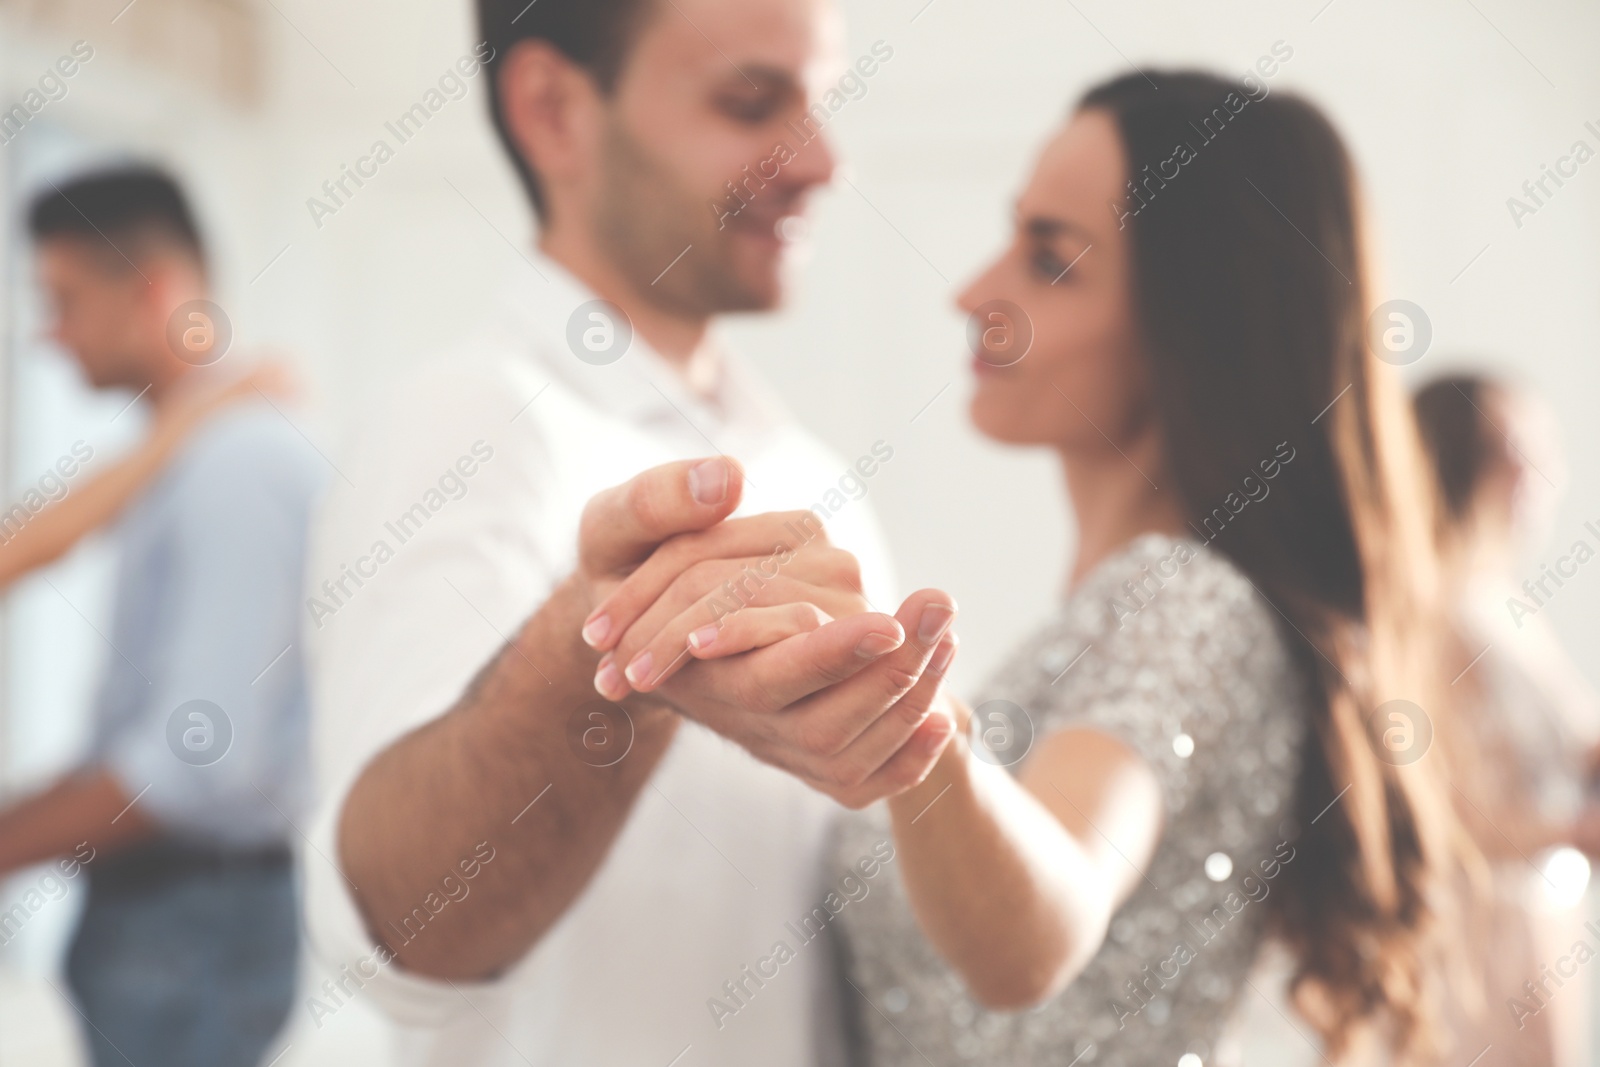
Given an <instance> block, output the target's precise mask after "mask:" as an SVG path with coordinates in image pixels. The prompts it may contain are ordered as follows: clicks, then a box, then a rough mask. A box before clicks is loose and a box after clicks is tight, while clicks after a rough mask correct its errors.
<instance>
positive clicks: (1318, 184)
mask: <svg viewBox="0 0 1600 1067" xmlns="http://www.w3.org/2000/svg"><path fill="white" fill-rule="evenodd" d="M1080 107H1081V108H1084V109H1098V110H1101V111H1103V112H1106V113H1108V114H1109V115H1110V116H1111V117H1112V118H1113V119H1114V121H1115V122H1116V124H1117V127H1118V129H1119V131H1120V134H1121V139H1122V143H1123V148H1124V152H1125V161H1126V164H1127V170H1128V177H1129V186H1128V189H1127V196H1126V197H1125V198H1123V199H1121V200H1119V201H1118V202H1116V203H1114V204H1110V205H1108V206H1107V209H1108V210H1109V211H1110V212H1112V214H1113V215H1114V216H1115V217H1116V218H1117V219H1118V220H1119V221H1120V223H1121V224H1122V225H1124V226H1125V227H1126V228H1127V231H1128V233H1129V237H1130V244H1131V248H1132V253H1133V254H1132V262H1133V286H1134V292H1135V307H1136V314H1137V319H1138V326H1139V329H1140V331H1141V334H1142V341H1143V348H1144V351H1145V353H1146V356H1147V358H1148V360H1149V363H1150V368H1151V373H1152V377H1153V380H1154V382H1155V390H1156V397H1155V404H1156V411H1157V417H1158V418H1159V419H1160V422H1161V425H1162V429H1163V432H1164V435H1165V446H1166V453H1167V455H1166V461H1167V470H1168V472H1169V475H1168V476H1169V477H1170V478H1171V479H1172V482H1173V484H1174V485H1175V487H1176V488H1177V490H1178V492H1179V494H1180V496H1181V498H1182V501H1183V503H1184V505H1185V507H1186V509H1187V511H1188V513H1189V516H1190V518H1191V521H1192V525H1193V528H1194V530H1195V534H1196V536H1197V537H1199V538H1201V539H1203V540H1206V541H1209V542H1210V543H1211V545H1212V547H1213V548H1214V549H1215V550H1217V551H1220V552H1222V553H1224V554H1226V555H1227V557H1228V558H1229V559H1230V560H1232V561H1233V562H1234V563H1235V564H1236V565H1237V566H1238V567H1239V568H1240V569H1241V570H1242V571H1243V572H1244V573H1245V574H1246V575H1248V576H1249V578H1250V580H1251V581H1252V582H1253V583H1254V584H1255V586H1256V588H1257V590H1258V591H1259V592H1260V594H1261V596H1262V597H1263V598H1265V599H1266V600H1267V601H1268V602H1269V603H1270V604H1271V605H1272V607H1273V608H1274V609H1276V611H1277V613H1278V614H1279V615H1280V616H1281V617H1282V620H1283V630H1284V633H1285V635H1286V637H1287V638H1288V639H1289V642H1290V645H1291V647H1292V648H1294V649H1295V650H1296V655H1297V656H1298V659H1299V661H1300V664H1301V666H1302V668H1303V671H1304V674H1305V676H1306V678H1307V680H1308V683H1309V688H1310V690H1311V693H1312V694H1313V699H1312V700H1311V702H1310V709H1309V714H1310V716H1311V721H1310V722H1309V723H1308V731H1307V735H1308V740H1307V745H1306V748H1305V752H1304V756H1303V764H1302V770H1301V774H1300V778H1299V785H1298V796H1297V799H1296V813H1295V823H1296V825H1297V829H1298V834H1299V837H1298V840H1297V842H1296V855H1295V859H1294V861H1293V862H1292V863H1289V864H1288V865H1286V866H1285V868H1284V878H1285V879H1286V883H1285V884H1284V885H1283V886H1282V888H1281V889H1280V891H1279V892H1277V893H1275V894H1274V895H1273V899H1274V900H1275V901H1276V904H1277V906H1276V909H1275V911H1274V913H1273V915H1274V924H1273V925H1274V931H1275V933H1276V935H1277V936H1278V937H1279V938H1280V939H1281V940H1282V941H1283V942H1284V943H1285V944H1286V945H1287V946H1288V948H1289V950H1290V952H1291V953H1292V955H1293V958H1294V960H1295V973H1294V978H1293V983H1292V986H1291V989H1292V995H1293V998H1294V1002H1295V1004H1296V1006H1297V1007H1298V1008H1299V1009H1300V1011H1301V1012H1302V1014H1304V1015H1305V1016H1306V1017H1307V1019H1308V1020H1309V1021H1311V1022H1312V1023H1313V1025H1315V1026H1316V1028H1317V1029H1318V1031H1319V1032H1320V1033H1321V1035H1322V1037H1323V1039H1324V1042H1325V1044H1326V1046H1327V1049H1328V1052H1329V1055H1331V1056H1334V1057H1338V1056H1339V1055H1341V1054H1343V1053H1344V1052H1345V1051H1346V1050H1347V1049H1348V1048H1349V1047H1350V1042H1351V1039H1352V1038H1353V1037H1354V1036H1356V1035H1358V1034H1361V1033H1364V1032H1365V1033H1372V1034H1374V1035H1376V1036H1377V1037H1378V1039H1380V1040H1382V1041H1384V1042H1385V1043H1388V1044H1390V1045H1392V1046H1393V1047H1394V1048H1395V1049H1396V1050H1397V1051H1399V1052H1400V1053H1401V1054H1402V1056H1405V1055H1409V1054H1410V1053H1413V1052H1414V1053H1418V1054H1421V1053H1423V1052H1425V1051H1427V1050H1428V1048H1429V1046H1430V1045H1431V1044H1432V1043H1433V1041H1432V1039H1433V1037H1434V1036H1435V1035H1434V1034H1433V1032H1432V1026H1431V1019H1432V1017H1433V1013H1434V1010H1435V1008H1434V1004H1433V1000H1434V994H1433V991H1432V990H1433V988H1434V984H1435V983H1434V982H1433V979H1434V978H1435V977H1436V976H1437V972H1438V969H1439V968H1438V953H1439V951H1441V949H1442V942H1443V941H1444V937H1443V936H1442V935H1443V934H1444V931H1445V929H1446V928H1445V926H1444V925H1443V924H1442V923H1441V922H1440V921H1439V919H1440V915H1441V908H1442V903H1441V902H1442V901H1443V899H1444V898H1443V893H1444V891H1445V889H1446V888H1447V887H1448V886H1449V884H1450V882H1451V879H1450V877H1449V876H1448V874H1447V873H1446V872H1447V870H1448V868H1449V865H1450V862H1451V857H1452V855H1453V853H1454V850H1455V848H1456V845H1457V842H1458V840H1459V839H1458V835H1457V831H1456V829H1455V823H1454V821H1453V818H1452V815H1451V809H1450V804H1449V798H1448V796H1447V795H1446V790H1447V789H1448V786H1446V785H1444V784H1443V781H1444V779H1443V775H1442V768H1440V766H1439V759H1438V753H1429V755H1428V756H1426V757H1424V758H1422V759H1420V760H1418V761H1416V762H1413V763H1410V764H1407V765H1397V760H1396V759H1395V758H1394V757H1392V756H1391V757H1390V758H1380V755H1379V753H1386V754H1387V750H1385V749H1384V748H1382V747H1381V742H1380V741H1379V739H1378V738H1376V737H1375V736H1374V730H1373V728H1372V727H1370V726H1369V719H1370V718H1371V716H1372V715H1373V713H1374V711H1375V709H1377V708H1378V706H1379V705H1381V704H1383V703H1385V702H1386V701H1389V700H1393V699H1404V700H1407V701H1411V702H1412V703H1414V704H1415V705H1417V706H1418V707H1420V708H1422V709H1423V710H1424V712H1426V713H1428V714H1433V715H1437V713H1438V711H1439V710H1440V709H1441V708H1442V704H1441V700H1442V698H1441V696H1440V692H1441V690H1442V688H1443V687H1441V686H1440V685H1438V683H1437V677H1438V668H1437V666H1436V664H1437V662H1438V660H1437V657H1436V653H1435V651H1434V649H1433V647H1432V644H1433V639H1434V634H1435V632H1436V631H1435V628H1434V625H1433V621H1434V608H1433V606H1432V605H1433V603H1434V591H1433V588H1432V585H1433V581H1434V579H1433V573H1434V561H1435V556H1434V547H1433V540H1432V525H1431V524H1432V521H1433V520H1432V503H1431V495H1430V493H1431V483H1430V481H1429V479H1428V478H1427V477H1426V475H1425V473H1424V471H1425V467H1424V465H1423V461H1422V458H1421V454H1420V449H1419V446H1418V441H1417V435H1416V427H1415V424H1414V422H1413V421H1412V418H1411V412H1410V406H1409V404H1408V403H1407V401H1406V398H1405V393H1404V390H1403V388H1402V386H1401V383H1400V382H1399V381H1398V379H1397V371H1396V370H1395V368H1393V367H1390V366H1388V365H1386V364H1385V363H1382V362H1380V361H1379V360H1378V359H1377V358H1376V357H1375V356H1374V355H1373V353H1372V352H1371V351H1370V350H1369V348H1368V345H1367V340H1366V337H1367V329H1366V320H1367V317H1368V314H1369V312H1370V310H1371V308H1372V303H1371V296H1370V294H1369V293H1368V292H1367V291H1366V283H1367V278H1366V270H1365V265H1364V262H1363V251H1362V247H1361V227H1360V212H1359V203H1358V197H1357V190H1356V182H1355V177H1354V171H1353V167H1352V165H1351V161H1350V158H1349V156H1348V154H1347V152H1346V151H1345V148H1344V145H1343V143H1342V142H1341V140H1340V138H1339V135H1338V133H1337V132H1336V131H1335V130H1334V128H1333V126H1332V125H1331V124H1330V123H1329V122H1328V120H1327V119H1326V118H1325V117H1324V116H1323V115H1322V113H1321V112H1320V111H1318V110H1317V109H1316V108H1315V107H1313V106H1312V105H1311V104H1309V103H1307V102H1306V101H1305V100H1303V99H1300V98H1297V97H1295V96H1293V95H1290V94H1288V93H1284V92H1270V93H1269V92H1267V90H1266V86H1265V85H1264V84H1263V83H1259V82H1257V83H1254V84H1253V85H1252V86H1251V87H1250V88H1249V89H1247V87H1246V86H1245V85H1243V84H1239V83H1236V82H1230V81H1227V80H1224V79H1221V78H1217V77H1213V76H1210V75H1205V74H1196V73H1159V72H1145V73H1141V74H1133V75H1129V76H1126V77H1122V78H1118V79H1116V80H1114V81H1110V82H1107V83H1105V84H1103V85H1100V86H1098V87H1097V88H1095V89H1093V90H1091V91H1090V92H1089V93H1088V94H1087V95H1086V96H1085V97H1084V98H1083V100H1082V102H1081V104H1080ZM1285 442H1286V443H1287V444H1288V446H1289V447H1290V448H1292V449H1293V450H1294V452H1293V456H1294V458H1293V460H1292V461H1291V462H1289V463H1287V464H1284V465H1283V466H1282V468H1281V470H1280V472H1279V473H1278V476H1277V477H1276V478H1275V479H1274V480H1273V481H1272V482H1271V488H1270V494H1269V495H1268V496H1266V497H1265V498H1264V499H1261V500H1259V501H1257V502H1251V503H1249V504H1248V505H1246V506H1239V505H1238V501H1239V500H1240V499H1241V498H1242V497H1243V496H1244V490H1243V489H1242V488H1241V486H1242V483H1243V480H1244V479H1245V478H1246V477H1247V476H1255V478H1256V479H1257V480H1258V481H1259V479H1260V474H1261V471H1260V468H1259V464H1260V463H1261V462H1262V461H1263V460H1268V459H1271V458H1272V457H1273V456H1274V453H1275V450H1276V449H1277V448H1278V447H1279V446H1280V444H1281V443H1285ZM1236 508H1237V513H1235V510H1236ZM1436 721H1437V720H1436Z"/></svg>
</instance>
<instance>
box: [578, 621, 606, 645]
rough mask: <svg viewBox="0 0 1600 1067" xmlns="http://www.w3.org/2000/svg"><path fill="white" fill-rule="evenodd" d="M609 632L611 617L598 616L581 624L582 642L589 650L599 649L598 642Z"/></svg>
mask: <svg viewBox="0 0 1600 1067" xmlns="http://www.w3.org/2000/svg"><path fill="white" fill-rule="evenodd" d="M610 632H611V616H609V615H599V616H596V617H595V618H593V619H590V620H589V621H588V622H586V623H584V624H583V640H584V643H585V644H587V645H588V646H589V647H590V648H599V647H600V642H601V641H604V640H605V639H606V634H608V633H610Z"/></svg>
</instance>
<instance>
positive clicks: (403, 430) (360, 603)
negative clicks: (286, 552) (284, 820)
mask: <svg viewBox="0 0 1600 1067" xmlns="http://www.w3.org/2000/svg"><path fill="white" fill-rule="evenodd" d="M544 384H545V383H544V382H543V381H542V380H541V379H540V377H539V375H538V374H537V373H536V372H535V371H534V370H533V369H532V368H530V367H528V366H527V365H526V364H523V363H521V362H520V361H518V360H516V359H515V358H512V357H508V358H504V359H499V360H480V359H473V360H471V361H470V362H469V363H468V364H467V365H464V366H463V365H449V366H445V367H440V368H434V369H431V370H429V371H427V372H425V373H423V374H421V375H418V376H417V377H415V378H414V379H412V380H411V381H409V382H408V383H407V384H406V385H404V386H403V387H402V388H401V389H400V390H399V391H398V393H397V395H396V396H395V397H394V399H393V401H392V403H390V404H389V405H388V406H387V407H386V409H385V410H384V412H383V413H382V414H381V415H380V416H379V419H378V420H377V422H376V424H375V425H374V426H372V427H371V428H370V429H369V432H368V433H366V434H364V435H363V437H362V438H361V440H360V444H359V445H358V449H357V455H356V457H355V459H354V461H353V462H351V463H349V464H348V465H347V466H346V467H345V468H344V470H342V471H341V472H340V475H339V476H338V477H337V478H336V479H335V486H334V488H333V489H332V490H331V491H330V493H329V496H328V499H327V502H326V504H325V506H324V510H323V514H322V515H321V517H320V519H319V521H318V524H317V527H316V529H315V531H314V534H313V541H312V552H311V558H310V562H309V564H308V570H307V588H306V596H307V600H306V610H307V612H308V614H309V618H308V619H307V622H306V630H307V633H308V643H309V672H310V679H311V692H312V744H313V762H314V765H315V771H316V781H317V787H318V788H317V800H318V803H317V810H316V816H315V819H314V822H313V824H312V827H311V828H310V834H309V841H308V844H309V846H310V847H309V849H308V850H307V853H306V856H305V863H304V871H305V875H304V877H305V883H306V885H305V907H306V922H307V926H308V928H309V931H310V935H311V940H312V944H313V945H314V947H315V948H316V950H317V953H318V955H319V956H321V957H323V959H324V962H326V963H328V964H330V965H331V967H332V969H333V970H334V971H338V970H339V969H340V968H341V967H346V966H347V967H349V968H350V971H351V973H353V974H355V975H357V977H358V978H359V979H360V980H361V981H362V982H363V983H364V986H363V999H368V998H369V997H370V999H371V1001H372V1002H373V1003H375V1004H377V1005H378V1006H379V1007H381V1008H383V1009H384V1010H385V1011H387V1012H389V1013H390V1014H391V1015H393V1016H394V1017H395V1018H396V1019H397V1020H400V1021H404V1022H407V1023H410V1024H413V1025H421V1026H430V1025H439V1024H442V1023H444V1022H446V1021H448V1020H449V1019H451V1018H453V1017H454V1016H456V1015H457V1014H458V1013H461V1012H463V1011H471V1010H472V1009H471V1007H470V1005H468V1004H467V1003H466V1001H465V998H464V995H463V991H462V990H460V989H458V987H462V985H463V984H462V983H455V984H451V983H448V982H435V981H431V980H428V979H425V978H421V977H418V976H416V975H411V974H406V973H403V972H402V971H401V969H400V968H399V967H398V966H397V965H395V964H393V963H390V964H388V965H387V966H382V967H377V966H376V965H375V963H374V962H373V961H374V960H376V959H378V958H379V957H377V956H375V955H374V953H375V949H376V943H375V942H374V940H373V938H372V937H371V935H370V934H368V932H367V930H366V928H365V925H364V923H363V921H362V919H361V916H360V914H359V912H358V910H357V908H356V904H355V901H354V899H353V898H352V897H351V895H350V886H349V884H348V882H347V879H346V878H345V876H344V874H343V872H342V871H340V870H339V868H338V856H339V849H338V839H337V827H338V823H339V816H340V812H341V811H342V809H343V806H344V800H345V797H346V795H347V793H348V791H349V788H350V786H351V784H352V783H353V782H354V781H355V779H356V778H357V777H358V776H359V774H360V773H361V771H362V770H363V768H364V767H365V766H366V765H367V763H368V762H369V761H370V760H371V759H372V758H373V757H374V756H375V755H376V754H377V753H379V752H380V751H382V750H383V749H384V748H386V747H387V746H389V745H390V744H391V743H393V742H394V741H395V740H397V739H398V738H399V737H401V736H402V735H404V734H406V733H408V732H410V731H411V730H413V729H415V728H416V727H418V726H420V725H422V724H423V723H426V722H428V721H430V720H432V719H434V718H436V717H438V716H439V715H441V714H443V713H444V712H445V711H447V710H448V709H449V708H450V707H451V705H452V704H453V703H454V702H455V701H456V699H458V697H459V696H460V694H461V692H462V691H463V690H464V689H465V687H466V686H467V684H468V683H469V682H470V681H471V679H472V678H473V676H474V675H475V674H476V673H477V672H478V671H479V670H480V669H481V668H482V667H483V666H484V664H486V663H487V662H488V661H489V660H490V659H491V658H492V657H493V656H494V655H495V654H496V652H497V651H498V649H499V648H500V646H501V645H502V644H503V643H504V641H505V640H506V639H507V638H509V637H510V636H511V635H512V634H514V633H515V632H516V631H517V629H518V628H519V627H520V626H521V624H522V622H523V621H524V620H525V619H526V618H527V617H528V616H529V615H530V614H531V613H532V612H533V611H534V610H535V609H536V608H537V607H538V605H539V604H540V603H542V602H543V601H544V600H545V598H547V597H548V595H549V593H550V590H551V589H552V588H553V586H554V584H555V583H556V582H557V581H558V580H559V579H560V577H561V575H562V574H563V573H565V571H566V570H568V569H569V568H570V565H571V560H570V558H551V557H552V556H553V555H555V554H556V553H555V552H554V551H552V549H551V547H550V546H551V545H552V543H554V541H553V538H551V537H550V536H549V532H548V531H549V530H550V529H551V526H552V525H555V526H557V527H560V526H562V525H563V524H564V523H563V520H562V518H561V517H560V516H558V515H557V516H553V515H551V514H550V512H551V511H559V510H560V505H559V504H558V503H555V501H558V500H559V493H558V490H557V487H556V486H554V485H553V484H552V480H553V479H552V475H551V473H550V468H549V466H548V464H547V462H546V460H545V456H546V452H545V450H544V448H543V447H542V445H541V443H540V441H541V437H540V429H539V421H538V418H537V413H536V412H527V413H519V412H520V409H522V408H523V407H524V405H526V403H527V401H528V399H529V398H531V397H533V396H534V395H535V394H536V393H537V392H538V391H539V389H540V387H541V386H542V385H544ZM546 399H553V398H546ZM543 402H544V401H543V400H541V403H543ZM541 533H543V534H544V536H541ZM573 551H575V549H574V550H573ZM468 858H470V857H463V859H468ZM439 873H440V875H441V877H442V876H443V875H444V874H445V873H448V872H444V871H441V872H439ZM421 903H422V902H421V901H418V904H421ZM374 970H376V971H377V972H378V973H376V974H373V973H372V972H373V971H374ZM470 992H472V993H473V994H474V997H473V999H474V1000H476V1001H478V1002H479V1003H480V1004H481V1003H482V999H481V997H482V996H490V997H493V996H494V995H495V994H496V990H495V988H494V987H493V986H492V985H491V986H484V987H473V989H472V990H470Z"/></svg>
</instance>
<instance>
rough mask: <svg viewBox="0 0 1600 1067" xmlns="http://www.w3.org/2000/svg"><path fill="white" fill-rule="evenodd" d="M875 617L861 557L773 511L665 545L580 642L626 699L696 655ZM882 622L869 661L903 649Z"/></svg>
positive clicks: (798, 519) (870, 642)
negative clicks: (598, 655) (849, 619)
mask: <svg viewBox="0 0 1600 1067" xmlns="http://www.w3.org/2000/svg"><path fill="white" fill-rule="evenodd" d="M931 610H933V611H934V613H935V614H938V613H939V612H941V611H945V610H946V609H945V608H943V606H939V607H935V608H932V609H931ZM870 611H871V606H870V605H869V604H868V603H867V600H866V596H865V594H864V593H863V592H862V590H861V571H860V567H859V565H858V564H857V562H856V559H855V557H854V556H852V555H851V554H850V553H848V552H846V551H844V550H843V549H839V548H835V547H834V546H833V545H832V544H830V543H829V541H828V536H827V532H826V530H825V529H824V528H823V527H822V524H821V523H820V522H819V521H818V520H817V517H816V516H815V515H814V514H812V513H811V512H809V511H790V512H776V513H770V514H766V515H756V516H753V517H750V518H742V519H729V520H727V521H725V522H723V523H721V524H719V525H717V526H715V527H712V528H711V529H709V530H705V531H700V532H696V533H691V534H684V535H682V536H679V537H675V538H673V539H672V540H670V541H667V542H666V543H664V544H663V545H661V547H660V548H658V549H657V550H656V551H655V552H654V553H653V554H652V555H651V556H650V558H649V559H647V560H645V562H644V563H643V564H641V565H640V566H639V567H638V569H637V570H635V571H634V572H633V573H632V574H631V575H629V576H628V577H627V578H626V579H625V580H624V581H623V582H622V584H621V585H620V586H618V587H617V588H616V589H614V590H612V591H611V592H610V593H609V595H607V596H606V597H605V599H604V600H602V601H601V603H600V604H599V605H598V606H597V607H596V608H595V610H594V611H593V612H592V613H591V614H590V616H589V618H588V619H587V620H586V621H585V623H584V627H583V636H584V640H585V641H586V642H587V643H588V644H589V645H590V647H592V648H594V649H596V650H597V651H600V652H603V653H606V655H605V656H604V657H603V658H602V659H601V662H600V667H599V670H598V671H597V672H596V675H595V688H596V689H598V690H599V692H600V693H601V695H603V696H605V697H607V698H608V699H611V700H620V699H622V698H623V697H625V696H626V695H627V694H628V692H629V690H630V689H631V690H633V691H635V692H639V693H648V692H651V691H653V690H655V689H657V688H659V687H660V686H661V685H662V683H664V682H665V681H666V680H667V679H668V678H670V677H671V676H672V675H673V674H674V673H676V672H677V671H678V670H679V669H680V668H681V667H682V666H683V664H684V663H686V662H688V660H689V657H691V656H692V657H694V658H697V659H715V658H721V657H725V656H730V655H734V654H736V653H740V652H747V651H750V650H752V649H756V648H763V647H766V646H768V645H773V644H777V643H778V642H780V641H783V640H785V639H787V638H790V637H794V636H796V635H798V634H805V633H810V632H812V631H815V630H817V629H820V628H821V627H823V626H825V625H827V624H828V623H830V622H832V621H833V620H835V619H842V618H847V617H850V616H855V615H860V614H863V613H867V612H870ZM950 614H953V612H949V613H947V614H945V615H944V616H943V617H942V618H941V619H939V620H937V621H940V622H942V623H944V624H946V625H947V624H948V621H949V615H950ZM883 621H884V623H885V624H886V625H885V626H884V628H883V632H880V633H875V634H868V635H867V636H866V637H864V638H863V639H862V644H863V646H866V647H863V648H862V649H861V650H860V651H861V654H862V655H863V656H866V657H870V656H874V655H880V654H882V653H885V652H888V651H890V650H892V649H893V648H895V647H897V646H898V645H899V644H900V641H901V634H900V632H899V628H898V626H896V624H895V623H894V622H893V620H892V619H889V618H888V617H887V616H885V617H883ZM922 628H923V627H920V626H919V629H922ZM943 629H944V627H943V626H941V627H940V633H942V632H943Z"/></svg>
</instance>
